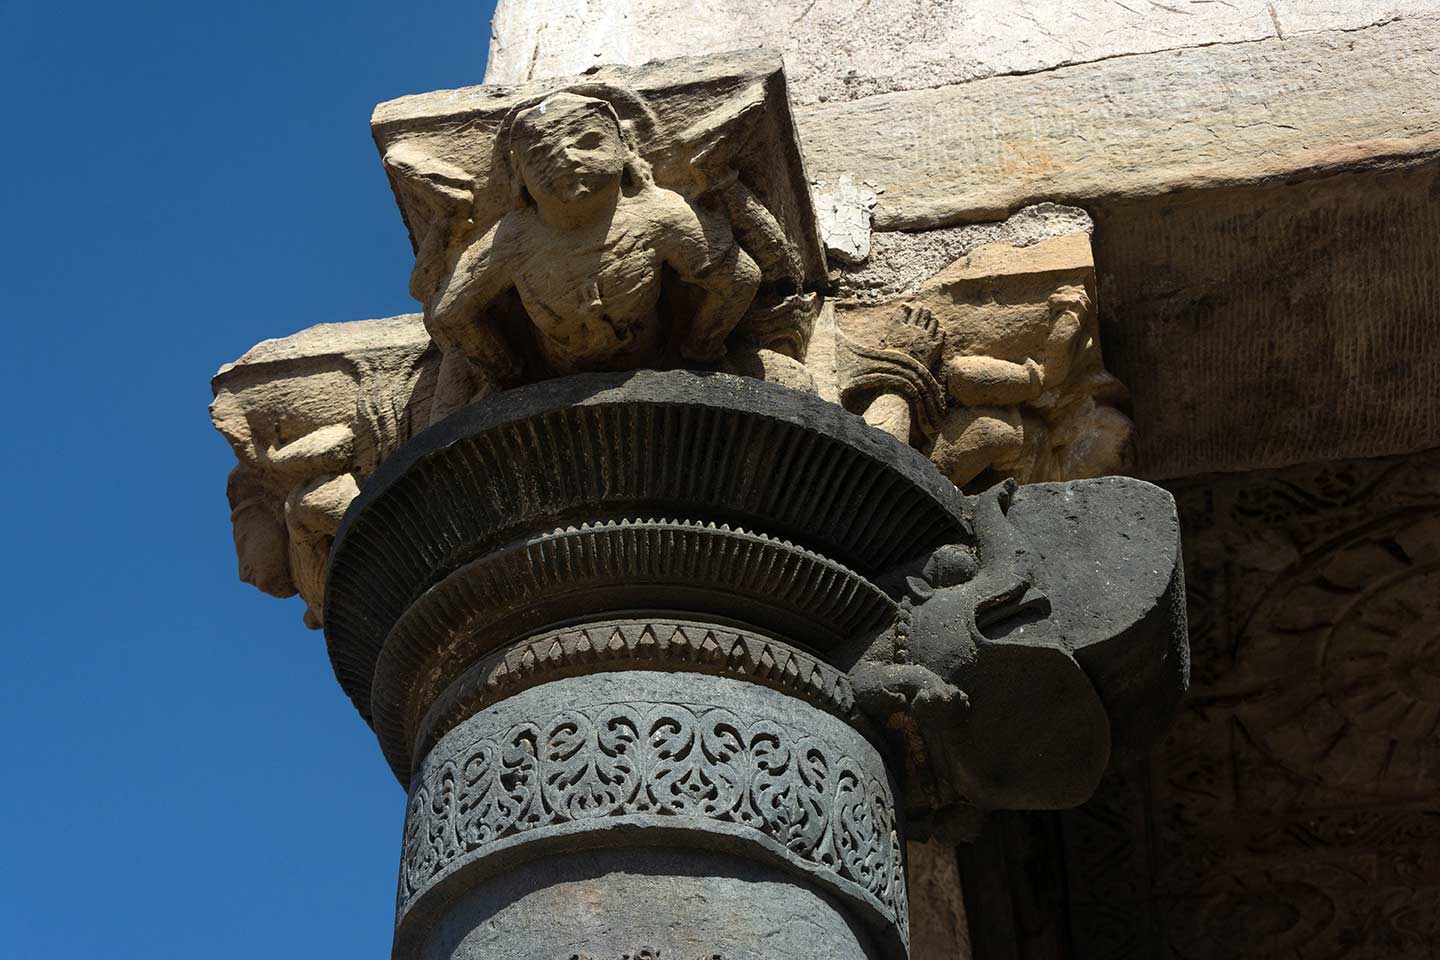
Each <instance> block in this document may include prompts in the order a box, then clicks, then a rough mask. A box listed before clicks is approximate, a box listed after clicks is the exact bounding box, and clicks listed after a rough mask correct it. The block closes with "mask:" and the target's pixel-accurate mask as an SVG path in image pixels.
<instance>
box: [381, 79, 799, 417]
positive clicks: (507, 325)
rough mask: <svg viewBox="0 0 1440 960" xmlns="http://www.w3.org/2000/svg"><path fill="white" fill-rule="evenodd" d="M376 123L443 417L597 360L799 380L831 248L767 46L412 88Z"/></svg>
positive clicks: (596, 364) (616, 365)
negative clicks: (438, 351)
mask: <svg viewBox="0 0 1440 960" xmlns="http://www.w3.org/2000/svg"><path fill="white" fill-rule="evenodd" d="M372 129H373V131H374V135H375V142H376V144H377V145H378V146H379V148H380V151H381V154H382V156H383V158H384V162H385V168H386V171H387V172H388V173H389V175H390V180H391V184H392V185H393V186H394V189H395V196H396V199H397V201H398V202H399V204H400V209H401V213H402V215H403V216H404V218H405V222H406V225H407V226H408V227H409V230H410V236H411V240H412V243H413V245H414V247H415V251H416V261H415V270H414V273H413V274H412V276H411V292H412V293H413V294H414V296H415V297H416V298H417V299H418V300H420V301H421V302H422V303H424V305H425V319H426V325H427V327H428V328H429V329H430V331H431V333H432V335H433V336H434V337H435V340H436V342H437V343H439V344H440V346H441V347H442V349H443V350H444V351H445V353H446V358H447V359H446V365H445V370H444V373H443V375H442V378H441V385H440V389H439V393H438V397H437V406H436V411H435V412H436V415H437V418H438V416H439V415H440V414H443V413H445V412H448V411H449V410H450V409H454V408H455V407H456V406H459V405H461V404H463V403H465V402H467V401H468V400H470V399H472V398H474V397H476V396H478V395H483V394H484V393H487V392H489V391H491V390H494V389H495V388H496V387H507V386H515V385H517V384H522V383H528V382H534V381H536V380H541V379H545V378H547V377H552V376H557V375H565V374H572V373H577V372H582V371H590V370H623V369H634V368H637V367H690V368H717V367H718V368H723V369H728V370H731V371H732V372H737V373H745V374H756V375H760V376H765V377H767V378H772V379H777V380H779V381H781V382H786V383H788V384H790V385H792V386H798V387H802V388H803V387H806V386H807V385H808V384H809V377H808V375H807V374H806V373H805V371H804V368H803V366H801V362H802V361H803V360H804V358H805V353H806V348H807V346H808V343H809V339H810V335H811V328H812V326H813V324H814V319H815V313H816V311H817V310H818V307H819V299H818V297H819V294H820V293H821V292H822V291H823V288H824V286H825V283H826V267H825V255H824V251H823V250H822V248H821V246H820V242H819V238H818V234H817V228H816V220H815V213H814V209H813V207H812V204H811V199H810V193H809V189H808V182H807V180H806V177H805V174H804V170H803V168H802V165H801V159H800V152H799V147H798V144H797V142H796V138H795V132H794V129H793V126H792V122H791V118H790V112H789V103H788V100H787V98H786V93H785V81H784V74H783V71H782V69H781V62H780V58H779V56H778V55H775V54H771V53H767V52H764V51H750V52H743V53H734V54H726V55H720V56H713V57H706V58H699V59H688V60H685V61H678V62H669V63H664V62H661V63H652V64H648V65H646V66H644V67H639V68H621V67H602V68H599V69H598V70H595V71H591V72H588V73H586V74H585V75H583V76H578V77H570V78H564V79H558V80H546V81H543V82H536V83H532V84H525V85H522V86H518V87H498V86H484V87H468V88H465V89H462V90H451V91H440V92H437V93H431V94H423V95H419V96H412V97H403V98H401V99H399V100H395V101H391V102H389V103H384V104H381V105H380V106H379V107H377V108H376V110H375V116H374V118H373V121H372Z"/></svg>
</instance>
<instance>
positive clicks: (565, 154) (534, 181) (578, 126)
mask: <svg viewBox="0 0 1440 960" xmlns="http://www.w3.org/2000/svg"><path fill="white" fill-rule="evenodd" d="M509 153H510V163H511V170H512V171H513V173H514V175H515V177H516V180H517V185H518V186H519V187H520V188H521V189H522V190H523V191H524V193H525V194H528V195H529V196H528V198H527V197H525V196H523V195H522V199H533V200H535V201H536V202H538V203H539V204H541V205H542V206H544V205H545V204H547V203H554V204H570V203H576V202H582V201H585V200H587V199H590V198H593V197H596V196H598V195H603V194H605V193H608V192H610V191H612V190H614V189H616V188H618V186H619V185H620V183H621V180H622V178H623V176H624V173H625V169H626V164H627V161H629V160H630V157H631V154H632V150H631V147H630V145H629V144H628V143H627V141H626V138H625V135H624V132H623V130H622V128H621V126H620V118H619V116H618V115H617V114H616V113H615V108H614V107H613V106H611V105H610V104H609V103H608V102H606V101H604V100H600V99H597V98H594V97H586V96H580V95H578V94H574V93H557V94H555V95H553V96H550V97H546V98H545V99H544V100H542V101H540V102H539V103H537V104H535V105H534V106H532V107H528V108H526V109H524V110H521V111H520V112H519V113H518V114H516V116H515V120H514V126H513V127H512V129H511V132H510V144H509Z"/></svg>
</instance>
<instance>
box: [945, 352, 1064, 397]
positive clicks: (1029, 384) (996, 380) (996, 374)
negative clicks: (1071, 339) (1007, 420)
mask: <svg viewBox="0 0 1440 960" xmlns="http://www.w3.org/2000/svg"><path fill="white" fill-rule="evenodd" d="M1042 374H1043V371H1042V369H1041V367H1040V364H1038V363H1036V362H1035V361H1034V360H1033V359H1031V358H1029V357H1026V358H1025V362H1024V363H1011V362H1010V361H1009V360H999V359H997V358H995V357H953V358H951V360H950V361H949V363H947V364H946V370H945V385H946V387H947V389H948V390H949V391H950V395H951V396H952V397H954V398H955V399H956V400H958V401H960V402H961V403H963V404H965V405H966V406H967V407H982V406H1000V407H1004V406H1011V405H1014V404H1017V403H1023V402H1024V401H1026V400H1033V399H1034V398H1036V397H1038V396H1039V395H1040V390H1041V381H1042Z"/></svg>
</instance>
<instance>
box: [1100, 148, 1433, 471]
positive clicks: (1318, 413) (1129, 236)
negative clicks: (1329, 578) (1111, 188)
mask: <svg viewBox="0 0 1440 960" xmlns="http://www.w3.org/2000/svg"><path fill="white" fill-rule="evenodd" d="M1096 218H1097V223H1098V229H1097V231H1096V257H1097V259H1098V261H1099V262H1100V263H1101V264H1102V273H1101V277H1100V318H1101V337H1102V339H1103V341H1104V343H1105V359H1106V362H1107V365H1108V366H1109V368H1110V369H1111V370H1112V371H1113V372H1114V373H1115V374H1116V375H1117V376H1118V377H1119V378H1120V379H1121V380H1122V381H1123V382H1124V383H1125V384H1126V386H1128V387H1129V388H1130V389H1131V392H1132V395H1133V397H1134V417H1135V422H1136V424H1137V427H1138V438H1139V439H1138V457H1137V464H1138V466H1137V469H1138V471H1139V474H1140V475H1141V476H1147V477H1178V476H1185V475H1189V474H1195V473H1200V472H1205V471H1236V470H1249V469H1255V468H1259V467H1278V466H1282V465H1285V464H1293V463H1297V462H1306V461H1314V460H1324V459H1330V458H1334V457H1357V456H1374V455H1381V454H1393V453H1399V452H1403V451H1407V450H1421V449H1426V448H1428V447H1432V446H1435V445H1437V444H1440V336H1437V335H1436V330H1437V321H1436V317H1437V315H1440V164H1428V165H1425V166H1422V167H1418V168H1414V169H1410V170H1394V171H1374V172H1369V173H1363V174H1362V173H1352V174H1349V175H1347V176H1345V177H1333V178H1325V179H1319V180H1312V181H1302V182H1298V183H1291V184H1278V183H1277V184H1270V185H1262V186H1254V187H1250V188H1245V189H1227V190H1214V191H1204V192H1200V193H1196V194H1189V195H1181V196H1176V197H1173V198H1172V197H1160V198H1154V199H1152V200H1149V201H1144V202H1126V203H1106V204H1100V205H1098V206H1097V208H1096Z"/></svg>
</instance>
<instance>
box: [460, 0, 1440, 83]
mask: <svg viewBox="0 0 1440 960" xmlns="http://www.w3.org/2000/svg"><path fill="white" fill-rule="evenodd" d="M1425 13H1430V14H1434V13H1440V2H1436V0H1223V2H1220V0H1172V2H1148V0H923V2H922V0H890V2H885V3H878V2H874V0H772V2H767V3H759V2H756V0H707V2H705V3H699V2H695V0H500V3H499V4H498V6H497V9H496V13H495V20H494V24H493V29H492V33H491V40H490V55H489V58H488V60H487V63H486V72H485V80H486V82H487V83H520V82H523V81H525V80H530V79H534V78H538V77H554V76H564V75H566V74H574V73H580V72H582V71H584V70H586V69H587V68H589V67H592V66H595V65H597V64H601V63H627V64H638V63H644V62H645V61H647V60H651V59H656V58H663V57H677V56H685V55H694V54H702V53H710V52H713V51H715V50H729V49H734V48H736V47H747V46H769V47H772V48H775V49H777V50H779V51H781V52H782V53H784V55H785V65H786V70H787V72H788V73H789V75H790V78H791V84H792V87H793V89H794V91H795V92H794V96H795V98H796V102H797V103H812V102H816V101H825V100H831V101H834V100H851V99H856V98H858V97H864V96H869V95H872V94H876V93H888V92H892V91H895V90H917V89H923V88H927V87H936V86H942V85H945V84H955V83H963V82H966V81H970V80H977V79H982V78H985V77H990V76H996V75H999V74H1007V73H1034V72H1037V71H1042V70H1048V69H1051V68H1054V67H1057V66H1062V65H1065V64H1072V63H1083V62H1088V61H1094V60H1103V59H1108V58H1111V57H1119V56H1125V55H1130V54H1137V53H1152V52H1155V51H1159V50H1173V49H1179V48H1184V47H1195V46H1206V45H1211V44H1218V43H1237V42H1245V41H1252V40H1262V39H1265V38H1267V37H1274V36H1284V37H1287V38H1288V37H1295V36H1298V35H1302V34H1305V33H1308V32H1313V31H1317V30H1353V29H1356V28H1359V27H1364V26H1368V25H1371V24H1374V23H1379V22H1382V21H1385V20H1390V19H1394V18H1396V17H1406V16H1415V15H1419V14H1425Z"/></svg>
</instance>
